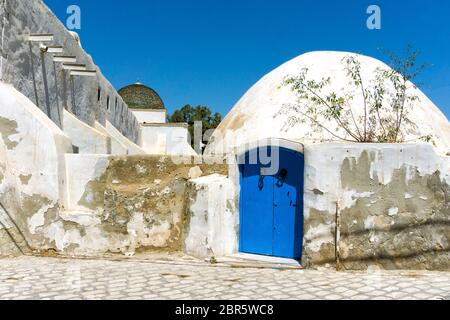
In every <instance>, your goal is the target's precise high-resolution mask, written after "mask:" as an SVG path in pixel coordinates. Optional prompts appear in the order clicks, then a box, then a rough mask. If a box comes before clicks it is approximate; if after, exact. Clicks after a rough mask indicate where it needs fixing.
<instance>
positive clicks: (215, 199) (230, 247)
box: [185, 174, 239, 258]
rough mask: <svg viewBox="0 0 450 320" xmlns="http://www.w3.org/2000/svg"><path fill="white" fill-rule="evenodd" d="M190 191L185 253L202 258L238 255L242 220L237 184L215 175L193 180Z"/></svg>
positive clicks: (190, 183)
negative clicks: (238, 205)
mask: <svg viewBox="0 0 450 320" xmlns="http://www.w3.org/2000/svg"><path fill="white" fill-rule="evenodd" d="M188 189H189V192H188V197H187V201H188V204H187V208H188V221H187V222H186V224H185V228H186V239H185V251H186V252H187V253H188V254H191V255H192V256H196V257H199V258H206V257H224V256H228V255H231V254H234V253H236V252H237V250H238V241H237V239H238V232H239V225H238V222H239V219H238V215H237V210H236V205H235V204H236V203H235V199H236V198H235V196H236V194H235V189H236V188H235V185H234V184H233V182H232V181H231V180H230V179H229V178H228V177H226V176H222V175H217V174H214V175H210V176H206V177H200V178H197V179H192V180H191V181H190V182H189V188H188Z"/></svg>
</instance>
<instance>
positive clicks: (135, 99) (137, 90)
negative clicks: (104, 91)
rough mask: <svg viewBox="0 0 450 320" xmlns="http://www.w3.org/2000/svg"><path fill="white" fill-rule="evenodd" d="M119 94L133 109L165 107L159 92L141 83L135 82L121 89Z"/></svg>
mask: <svg viewBox="0 0 450 320" xmlns="http://www.w3.org/2000/svg"><path fill="white" fill-rule="evenodd" d="M119 94H120V95H121V97H122V99H123V100H124V101H125V102H126V104H127V105H128V107H130V108H132V109H165V107H164V103H163V101H162V100H161V97H160V96H159V95H158V93H157V92H156V91H155V90H153V89H152V88H149V87H147V86H145V85H143V84H141V83H135V84H132V85H129V86H126V87H124V88H122V89H120V90H119Z"/></svg>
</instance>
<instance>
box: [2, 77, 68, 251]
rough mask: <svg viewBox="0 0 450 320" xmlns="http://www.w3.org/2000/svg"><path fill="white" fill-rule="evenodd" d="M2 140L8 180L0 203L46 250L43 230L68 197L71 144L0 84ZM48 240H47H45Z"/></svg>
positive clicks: (31, 240) (33, 242)
mask: <svg viewBox="0 0 450 320" xmlns="http://www.w3.org/2000/svg"><path fill="white" fill-rule="evenodd" d="M0 135H1V139H2V144H3V145H4V147H5V149H4V151H5V150H6V151H5V153H6V154H4V155H3V159H4V161H3V162H4V163H5V164H6V166H7V168H5V170H6V171H8V179H6V180H5V179H0V201H2V204H3V205H4V206H5V207H6V209H7V210H8V212H9V214H10V215H11V217H12V219H13V220H14V221H15V223H16V224H17V225H19V227H20V228H21V230H22V232H23V233H24V234H25V235H26V236H27V237H28V242H29V243H30V244H31V245H32V246H39V247H41V248H45V247H46V246H47V245H49V244H50V242H51V240H49V239H43V238H42V233H41V232H40V229H41V228H43V227H44V223H45V222H46V221H47V222H48V221H52V219H55V218H56V214H57V212H58V210H59V208H60V207H61V205H62V203H61V202H62V201H61V200H62V199H64V197H65V183H66V181H65V174H64V172H65V162H64V154H65V153H71V152H72V151H73V148H72V143H71V141H70V139H69V137H67V136H66V135H65V134H64V133H63V132H62V131H61V130H60V129H59V128H58V127H57V126H56V125H55V124H54V123H53V122H52V121H51V120H50V119H49V118H48V117H47V116H46V115H45V114H44V113H43V112H42V111H41V110H40V109H39V108H37V107H36V106H35V105H34V104H33V102H31V101H30V100H29V99H28V98H26V97H25V96H24V95H22V94H21V93H20V92H18V91H17V90H16V89H14V88H13V87H12V86H11V85H7V84H4V83H2V82H0ZM46 240H47V241H46Z"/></svg>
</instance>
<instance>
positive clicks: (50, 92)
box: [0, 0, 139, 142]
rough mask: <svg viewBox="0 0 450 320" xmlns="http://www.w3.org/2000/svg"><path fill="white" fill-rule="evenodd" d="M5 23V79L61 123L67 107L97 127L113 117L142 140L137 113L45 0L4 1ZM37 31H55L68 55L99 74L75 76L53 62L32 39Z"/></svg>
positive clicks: (1, 17) (0, 21)
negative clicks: (135, 115) (71, 75)
mask: <svg viewBox="0 0 450 320" xmlns="http://www.w3.org/2000/svg"><path fill="white" fill-rule="evenodd" d="M0 27H1V28H3V27H4V30H5V35H4V39H2V40H3V41H4V48H3V52H2V54H3V56H4V58H6V59H3V70H2V80H3V81H6V82H7V83H10V84H12V85H13V86H14V87H15V88H16V89H18V90H19V91H20V92H21V93H23V94H24V95H25V96H27V97H28V98H29V99H30V100H31V101H33V102H34V103H35V104H36V105H37V106H38V107H39V108H41V110H42V111H43V112H44V113H46V114H47V115H48V116H49V117H50V118H51V119H52V120H53V121H54V122H55V123H56V124H57V125H58V126H61V122H62V117H63V113H62V110H63V109H64V108H67V109H68V110H69V111H71V112H72V113H73V114H74V115H76V117H78V118H79V119H81V120H82V121H84V122H85V123H87V124H89V125H91V126H93V125H94V122H95V121H98V122H100V123H101V124H103V125H105V121H106V120H108V121H109V122H111V123H112V124H114V126H115V127H116V128H118V129H119V131H120V132H122V134H124V135H125V136H126V137H127V138H129V139H130V140H132V141H134V142H137V141H138V140H139V125H138V122H137V120H136V118H135V117H134V116H133V114H132V112H131V111H130V110H129V109H128V107H127V105H126V104H125V102H124V101H123V100H122V98H121V97H120V95H119V94H118V93H117V92H116V90H115V89H114V88H113V86H112V85H111V84H110V83H109V82H108V80H106V79H105V77H104V76H103V75H102V74H101V71H100V69H99V68H98V67H97V66H96V65H95V64H94V62H93V60H92V58H91V57H90V56H89V55H88V54H87V53H86V52H85V51H84V50H83V49H82V48H81V47H80V45H79V44H78V42H77V41H76V40H75V39H74V38H73V36H72V35H71V34H70V33H69V31H68V30H66V28H65V27H64V25H63V24H62V23H61V22H60V21H59V20H58V19H57V18H56V16H55V15H54V14H53V13H52V12H51V11H50V10H49V9H48V8H47V6H46V5H45V4H44V3H43V2H42V0H32V1H24V0H6V1H2V3H1V4H0ZM36 33H51V34H53V35H54V39H55V41H54V43H53V45H61V46H63V47H64V54H65V55H73V56H76V57H77V59H78V63H82V64H86V65H87V68H88V69H95V70H97V77H92V78H91V77H78V76H76V77H70V76H69V75H68V74H67V72H64V71H63V70H62V68H61V65H59V64H53V57H52V54H44V55H42V54H41V53H40V50H39V44H38V43H31V44H30V43H29V42H28V36H29V34H36ZM81 40H82V39H81ZM50 45H52V44H50ZM99 90H100V99H98V95H99ZM108 102H109V103H108Z"/></svg>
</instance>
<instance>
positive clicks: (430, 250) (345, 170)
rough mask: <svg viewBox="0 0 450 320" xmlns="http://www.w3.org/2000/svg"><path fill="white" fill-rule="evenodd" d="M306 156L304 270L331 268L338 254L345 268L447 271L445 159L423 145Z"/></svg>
mask: <svg viewBox="0 0 450 320" xmlns="http://www.w3.org/2000/svg"><path fill="white" fill-rule="evenodd" d="M305 155H306V166H305V204H304V207H305V244H304V256H303V263H304V264H305V265H306V266H318V265H326V264H329V265H335V262H336V258H337V256H336V253H337V255H338V256H339V261H340V264H339V267H340V268H346V269H366V268H368V267H380V268H387V269H450V187H449V186H450V158H449V157H441V156H438V155H436V153H435V151H434V150H433V148H432V147H431V146H429V145H427V144H413V145H379V144H373V145H370V144H367V145H361V144H351V145H333V144H328V145H325V144H324V145H317V146H309V147H307V148H306V153H305ZM337 217H339V220H337ZM336 221H338V225H339V228H337V229H338V230H339V231H338V233H337V234H336V232H335V231H336V230H337V229H336ZM336 236H337V237H336ZM336 239H337V246H336Z"/></svg>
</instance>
